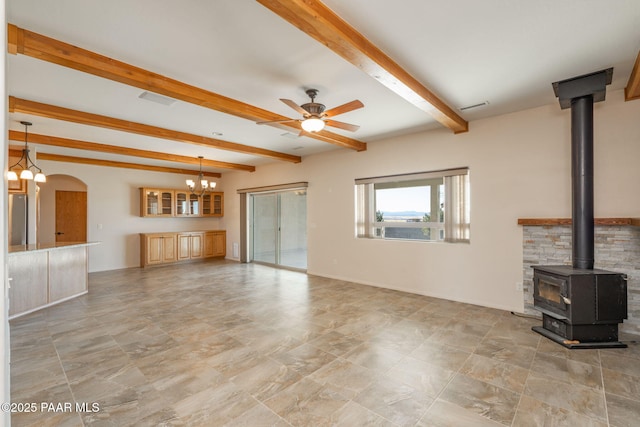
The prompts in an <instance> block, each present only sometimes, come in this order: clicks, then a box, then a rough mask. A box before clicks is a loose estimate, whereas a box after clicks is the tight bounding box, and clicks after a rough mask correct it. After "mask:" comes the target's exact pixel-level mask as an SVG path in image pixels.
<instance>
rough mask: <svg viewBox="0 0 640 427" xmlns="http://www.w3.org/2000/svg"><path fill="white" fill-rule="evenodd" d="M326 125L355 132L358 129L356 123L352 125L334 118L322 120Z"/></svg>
mask: <svg viewBox="0 0 640 427" xmlns="http://www.w3.org/2000/svg"><path fill="white" fill-rule="evenodd" d="M324 122H325V124H326V125H327V126H331V127H334V128H338V129H344V130H348V131H349V132H355V131H357V130H358V129H360V126H358V125H352V124H350V123H345V122H339V121H336V120H325V121H324Z"/></svg>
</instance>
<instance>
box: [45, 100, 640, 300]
mask: <svg viewBox="0 0 640 427" xmlns="http://www.w3.org/2000/svg"><path fill="white" fill-rule="evenodd" d="M594 116H595V152H596V165H595V167H596V172H595V173H596V186H595V193H596V194H595V196H596V208H595V209H596V216H598V217H640V198H639V197H637V188H638V185H639V184H640V168H638V167H636V165H635V164H634V163H635V162H636V161H637V159H638V158H640V141H638V139H639V136H638V135H640V120H638V118H640V101H635V102H624V101H623V93H622V91H616V92H611V93H609V94H607V100H606V101H605V102H603V103H598V104H596V107H595V113H594ZM362 125H363V126H366V124H362ZM356 137H357V135H356ZM300 142H301V143H304V140H301V141H300ZM460 166H468V167H469V168H470V178H471V203H472V206H471V220H472V225H471V243H470V244H448V243H427V242H407V241H379V240H366V239H356V238H355V237H354V227H355V226H354V217H355V212H354V179H355V178H362V177H368V176H378V175H388V174H397V173H408V172H420V171H429V170H438V169H445V168H452V167H460ZM41 167H42V168H43V170H45V171H46V173H47V174H55V173H65V174H69V175H73V176H75V177H76V178H78V179H80V180H82V181H83V182H85V183H86V184H87V187H88V204H89V213H88V223H89V226H88V227H89V233H88V235H89V237H88V238H89V240H90V241H101V242H102V244H101V245H99V246H96V247H92V248H91V249H90V251H91V252H90V261H89V267H90V271H101V270H110V269H118V268H126V267H135V266H138V265H139V240H138V233H140V232H153V231H165V230H166V231H182V230H195V229H204V228H223V229H226V230H227V254H228V257H229V258H230V257H231V256H232V247H233V246H232V245H233V243H235V242H239V241H240V240H239V239H240V224H239V218H240V212H239V196H238V195H237V194H236V190H237V189H239V188H248V187H258V186H263V185H271V184H284V183H291V182H299V181H308V182H309V188H308V196H307V200H308V245H309V247H308V254H309V259H308V272H309V273H310V274H315V275H320V276H326V277H333V278H339V279H344V280H350V281H354V282H359V283H365V284H371V285H375V286H382V287H387V288H393V289H400V290H404V291H408V292H413V293H418V294H426V295H432V296H437V297H442V298H447V299H452V300H458V301H464V302H470V303H474V304H479V305H485V306H490V307H496V308H501V309H507V310H515V311H522V309H523V295H522V291H517V290H516V283H518V282H521V281H522V229H521V228H520V227H519V226H518V225H517V223H516V222H517V219H518V218H521V217H569V216H570V215H571V200H570V191H571V189H570V111H569V110H560V107H559V106H558V104H557V103H554V104H553V105H549V106H544V107H540V108H536V109H532V110H527V111H522V112H517V113H513V114H509V115H504V116H500V117H494V118H489V119H485V120H479V121H475V122H472V123H471V124H470V131H469V132H468V133H465V134H460V135H453V134H452V133H451V132H449V131H448V130H445V129H439V130H435V131H431V132H426V133H422V134H416V135H410V136H404V137H399V138H393V139H388V140H384V141H376V142H372V143H369V144H368V150H367V151H365V152H360V153H357V152H353V151H350V150H346V149H339V150H334V151H331V152H328V153H325V154H319V155H315V156H309V157H305V158H304V159H303V161H302V163H300V164H289V163H274V164H271V165H267V166H260V167H258V168H257V171H256V172H253V173H246V172H226V173H224V174H223V178H222V179H221V180H218V188H219V189H221V190H222V191H224V192H225V216H224V218H222V219H217V218H213V219H209V218H206V219H205V218H193V219H165V218H157V219H150V218H141V217H139V216H138V213H139V193H138V187H142V186H157V187H174V188H181V187H182V186H183V185H184V179H185V176H181V175H173V174H162V173H155V172H144V171H134V170H129V169H117V168H105V167H95V166H88V165H76V164H73V165H69V164H64V163H57V162H42V165H41ZM98 224H102V227H103V228H102V230H98V228H97V225H98Z"/></svg>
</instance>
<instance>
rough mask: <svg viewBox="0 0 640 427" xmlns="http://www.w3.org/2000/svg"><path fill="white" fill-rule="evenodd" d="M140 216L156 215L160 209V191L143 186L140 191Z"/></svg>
mask: <svg viewBox="0 0 640 427" xmlns="http://www.w3.org/2000/svg"><path fill="white" fill-rule="evenodd" d="M140 203H141V204H142V206H141V209H140V215H141V216H156V215H158V212H159V209H160V192H159V191H158V190H152V189H149V188H143V189H142V191H141V192H140Z"/></svg>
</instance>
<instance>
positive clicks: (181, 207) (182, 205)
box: [175, 191, 189, 216]
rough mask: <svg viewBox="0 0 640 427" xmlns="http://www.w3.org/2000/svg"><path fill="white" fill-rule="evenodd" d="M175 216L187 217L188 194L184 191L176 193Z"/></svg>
mask: <svg viewBox="0 0 640 427" xmlns="http://www.w3.org/2000/svg"><path fill="white" fill-rule="evenodd" d="M175 194H176V216H189V204H188V202H187V199H188V194H187V193H186V192H184V191H176V192H175Z"/></svg>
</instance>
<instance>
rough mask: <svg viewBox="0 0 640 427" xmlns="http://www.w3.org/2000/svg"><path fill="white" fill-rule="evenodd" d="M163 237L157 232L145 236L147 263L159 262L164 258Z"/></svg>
mask: <svg viewBox="0 0 640 427" xmlns="http://www.w3.org/2000/svg"><path fill="white" fill-rule="evenodd" d="M163 239H164V237H163V236H162V235H159V234H154V235H150V236H147V241H146V245H147V248H146V250H147V252H146V253H147V259H146V263H147V264H160V263H162V262H163V260H164V241H163Z"/></svg>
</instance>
